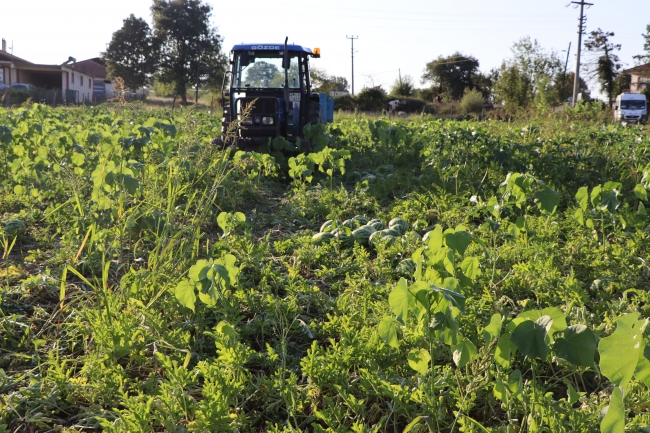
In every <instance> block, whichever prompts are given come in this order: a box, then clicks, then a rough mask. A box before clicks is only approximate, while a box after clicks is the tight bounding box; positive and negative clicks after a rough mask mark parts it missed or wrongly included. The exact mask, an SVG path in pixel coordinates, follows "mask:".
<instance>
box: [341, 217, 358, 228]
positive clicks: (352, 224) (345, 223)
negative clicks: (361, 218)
mask: <svg viewBox="0 0 650 433" xmlns="http://www.w3.org/2000/svg"><path fill="white" fill-rule="evenodd" d="M341 225H342V226H343V227H349V228H351V229H353V230H354V229H356V228H357V227H356V222H355V221H352V220H351V219H349V220H345V221H343V223H341Z"/></svg>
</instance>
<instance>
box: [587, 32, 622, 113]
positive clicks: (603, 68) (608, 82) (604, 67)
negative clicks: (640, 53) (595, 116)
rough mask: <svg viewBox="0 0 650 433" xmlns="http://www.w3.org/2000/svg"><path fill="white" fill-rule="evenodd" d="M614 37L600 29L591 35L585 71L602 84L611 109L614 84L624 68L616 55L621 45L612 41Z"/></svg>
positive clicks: (612, 34) (612, 33) (602, 89)
mask: <svg viewBox="0 0 650 433" xmlns="http://www.w3.org/2000/svg"><path fill="white" fill-rule="evenodd" d="M613 36H614V32H604V31H602V30H601V29H600V28H599V29H598V30H594V31H592V32H591V33H589V38H588V39H587V40H586V41H585V51H587V52H588V53H591V59H590V61H587V62H585V69H586V70H587V73H588V74H589V75H590V76H591V77H592V78H595V79H597V80H598V82H599V83H600V90H601V91H602V92H604V93H605V94H606V95H607V99H608V102H609V108H612V103H613V101H614V83H615V81H616V77H617V76H618V74H619V72H620V70H621V66H622V65H621V63H620V59H619V57H618V56H617V55H616V54H615V52H616V51H620V50H621V45H620V44H614V43H612V42H611V41H610V38H611V37H613Z"/></svg>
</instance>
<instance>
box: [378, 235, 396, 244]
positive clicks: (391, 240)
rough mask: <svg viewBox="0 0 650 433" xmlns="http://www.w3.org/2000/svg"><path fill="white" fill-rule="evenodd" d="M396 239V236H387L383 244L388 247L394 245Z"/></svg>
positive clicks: (383, 239)
mask: <svg viewBox="0 0 650 433" xmlns="http://www.w3.org/2000/svg"><path fill="white" fill-rule="evenodd" d="M395 239H396V238H395V236H392V235H386V236H384V237H383V238H381V240H382V242H385V243H386V246H387V247H389V246H391V245H393V244H394V243H395Z"/></svg>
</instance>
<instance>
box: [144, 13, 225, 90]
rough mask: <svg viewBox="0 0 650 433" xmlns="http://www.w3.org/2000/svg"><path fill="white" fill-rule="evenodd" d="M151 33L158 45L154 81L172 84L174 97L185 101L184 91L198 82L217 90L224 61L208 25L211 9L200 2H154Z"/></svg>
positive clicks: (219, 45)
mask: <svg viewBox="0 0 650 433" xmlns="http://www.w3.org/2000/svg"><path fill="white" fill-rule="evenodd" d="M151 13H152V17H153V32H154V38H155V40H156V41H157V42H158V43H159V44H160V61H159V67H158V68H157V73H156V79H157V80H159V81H160V82H161V83H167V84H173V85H174V94H175V95H177V96H180V97H181V98H182V99H183V102H185V101H186V96H187V88H188V87H189V86H191V85H193V84H195V81H196V71H197V70H199V71H200V74H201V75H200V81H202V82H204V83H207V85H208V87H210V88H215V89H216V88H218V87H219V88H220V86H221V83H222V79H221V78H222V77H223V74H224V72H225V69H226V64H227V59H226V57H225V56H224V55H223V53H222V52H221V44H222V41H223V38H222V37H221V36H219V35H218V34H217V29H216V28H215V27H212V26H211V25H210V17H211V15H212V6H210V5H209V4H206V3H204V2H202V1H201V0H154V2H153V5H152V6H151Z"/></svg>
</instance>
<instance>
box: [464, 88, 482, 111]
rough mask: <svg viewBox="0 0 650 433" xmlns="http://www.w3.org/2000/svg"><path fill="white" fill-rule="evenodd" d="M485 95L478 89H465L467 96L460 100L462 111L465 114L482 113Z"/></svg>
mask: <svg viewBox="0 0 650 433" xmlns="http://www.w3.org/2000/svg"><path fill="white" fill-rule="evenodd" d="M484 102H485V101H484V100H483V95H482V94H481V92H479V91H478V90H476V89H472V90H469V89H468V88H466V89H465V94H464V95H463V98H462V99H461V100H460V110H461V111H462V112H463V113H467V114H470V113H480V112H481V110H482V109H483V103H484Z"/></svg>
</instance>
